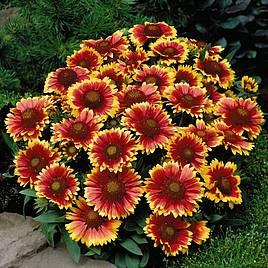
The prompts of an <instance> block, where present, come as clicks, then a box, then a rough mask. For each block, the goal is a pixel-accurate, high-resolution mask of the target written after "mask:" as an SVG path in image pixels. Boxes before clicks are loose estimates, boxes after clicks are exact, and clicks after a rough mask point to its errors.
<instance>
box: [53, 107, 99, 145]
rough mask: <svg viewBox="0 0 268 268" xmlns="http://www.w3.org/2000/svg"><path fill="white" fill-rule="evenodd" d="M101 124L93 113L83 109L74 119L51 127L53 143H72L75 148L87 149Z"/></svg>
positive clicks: (65, 120)
mask: <svg viewBox="0 0 268 268" xmlns="http://www.w3.org/2000/svg"><path fill="white" fill-rule="evenodd" d="M101 127H102V123H99V122H98V120H97V119H96V118H95V117H94V114H93V111H89V110H87V109H84V110H83V111H82V112H81V114H79V116H78V117H77V118H76V119H64V120H63V121H62V122H61V123H56V124H54V125H53V126H52V129H53V136H52V141H53V142H72V143H73V144H74V145H75V147H76V148H81V147H84V148H85V149H87V147H88V145H89V143H90V142H91V140H92V138H93V136H94V134H95V133H97V132H98V131H99V129H100V128H101Z"/></svg>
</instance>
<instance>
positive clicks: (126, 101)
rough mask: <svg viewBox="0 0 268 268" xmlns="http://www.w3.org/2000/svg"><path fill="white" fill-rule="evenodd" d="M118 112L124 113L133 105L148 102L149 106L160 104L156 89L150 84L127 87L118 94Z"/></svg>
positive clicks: (159, 96)
mask: <svg viewBox="0 0 268 268" xmlns="http://www.w3.org/2000/svg"><path fill="white" fill-rule="evenodd" d="M117 97H118V101H119V112H120V113H121V112H124V111H125V109H126V108H129V107H131V106H132V105H133V104H135V103H140V102H148V103H151V104H160V102H161V95H160V93H159V91H157V87H156V86H153V85H151V84H146V83H143V84H142V85H141V86H139V85H134V86H132V85H129V86H128V87H127V88H126V89H125V90H122V91H121V92H118V94H117Z"/></svg>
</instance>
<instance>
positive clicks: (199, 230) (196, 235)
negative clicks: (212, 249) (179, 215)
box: [189, 221, 211, 245]
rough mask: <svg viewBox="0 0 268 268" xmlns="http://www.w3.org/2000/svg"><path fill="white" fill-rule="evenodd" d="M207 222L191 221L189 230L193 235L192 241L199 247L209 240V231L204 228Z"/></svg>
mask: <svg viewBox="0 0 268 268" xmlns="http://www.w3.org/2000/svg"><path fill="white" fill-rule="evenodd" d="M206 224H207V221H192V222H191V226H190V227H189V230H190V231H191V232H192V233H193V241H194V242H195V243H196V244H198V245H201V244H202V243H203V242H204V241H206V240H207V239H208V238H209V234H210V231H211V230H210V229H209V228H208V227H207V226H206Z"/></svg>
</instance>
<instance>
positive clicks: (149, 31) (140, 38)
mask: <svg viewBox="0 0 268 268" xmlns="http://www.w3.org/2000/svg"><path fill="white" fill-rule="evenodd" d="M129 33H130V40H131V42H132V43H133V44H135V45H136V46H142V45H144V44H145V43H146V42H147V41H148V40H150V39H159V38H160V37H168V38H174V37H176V35H177V31H176V29H175V28H174V27H173V26H169V25H167V24H166V23H165V22H156V23H152V22H145V23H144V24H138V25H135V26H134V27H133V28H131V29H130V30H129Z"/></svg>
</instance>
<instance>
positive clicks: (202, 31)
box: [195, 23, 207, 33]
mask: <svg viewBox="0 0 268 268" xmlns="http://www.w3.org/2000/svg"><path fill="white" fill-rule="evenodd" d="M195 28H196V30H197V31H198V32H200V33H207V29H206V27H204V26H203V25H202V24H199V23H198V24H196V25H195Z"/></svg>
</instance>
